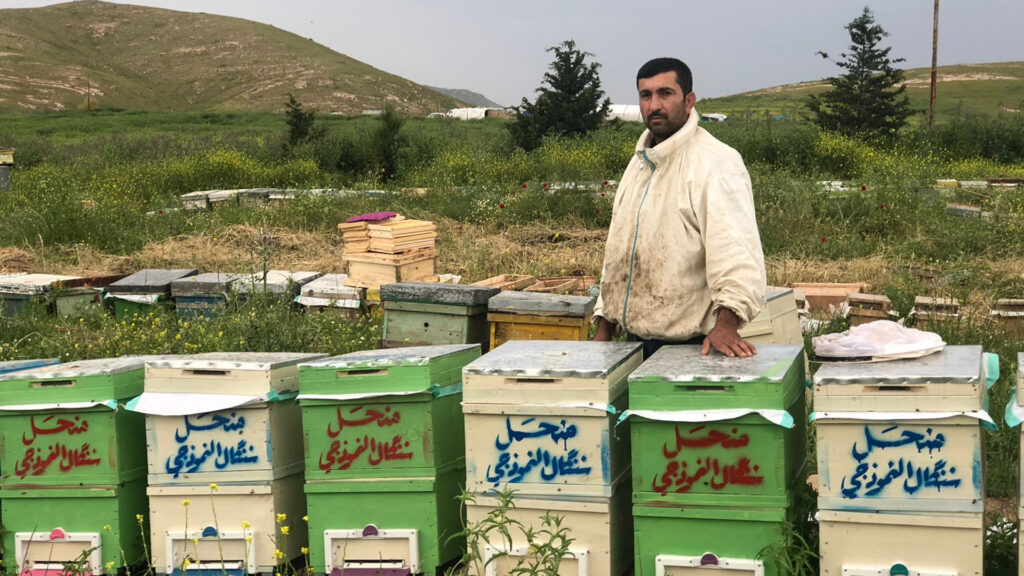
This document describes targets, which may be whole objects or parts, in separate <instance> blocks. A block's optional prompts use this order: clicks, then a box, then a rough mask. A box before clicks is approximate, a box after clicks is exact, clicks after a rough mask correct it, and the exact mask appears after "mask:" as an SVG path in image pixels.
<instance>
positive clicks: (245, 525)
mask: <svg viewBox="0 0 1024 576" xmlns="http://www.w3.org/2000/svg"><path fill="white" fill-rule="evenodd" d="M249 528H252V524H249V521H248V520H242V530H248V529H249Z"/></svg>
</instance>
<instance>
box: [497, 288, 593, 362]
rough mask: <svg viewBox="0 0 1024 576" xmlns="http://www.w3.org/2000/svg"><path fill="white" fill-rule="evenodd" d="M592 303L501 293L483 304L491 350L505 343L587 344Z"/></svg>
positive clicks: (576, 298)
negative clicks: (489, 330) (579, 342)
mask: <svg viewBox="0 0 1024 576" xmlns="http://www.w3.org/2000/svg"><path fill="white" fill-rule="evenodd" d="M595 301H596V300H595V299H594V298H593V297H589V296H566V295H559V294H544V293H536V292H514V291H507V292H502V293H500V294H498V295H496V296H494V297H492V298H491V299H490V301H489V302H488V304H487V321H488V322H490V323H491V349H494V348H496V347H498V346H499V345H501V344H502V343H504V342H507V341H509V340H587V339H588V337H589V334H590V318H591V316H592V315H593V313H594V304H595Z"/></svg>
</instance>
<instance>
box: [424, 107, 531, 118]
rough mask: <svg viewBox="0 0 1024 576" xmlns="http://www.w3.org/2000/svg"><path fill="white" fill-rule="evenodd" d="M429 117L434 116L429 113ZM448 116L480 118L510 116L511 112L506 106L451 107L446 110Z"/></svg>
mask: <svg viewBox="0 0 1024 576" xmlns="http://www.w3.org/2000/svg"><path fill="white" fill-rule="evenodd" d="M431 117H434V116H433V115H431ZM448 117H449V118H457V119H459V120H482V119H484V118H506V119H508V118H511V117H512V112H511V111H509V110H508V109H507V108H505V109H503V108H452V109H451V110H449V111H448Z"/></svg>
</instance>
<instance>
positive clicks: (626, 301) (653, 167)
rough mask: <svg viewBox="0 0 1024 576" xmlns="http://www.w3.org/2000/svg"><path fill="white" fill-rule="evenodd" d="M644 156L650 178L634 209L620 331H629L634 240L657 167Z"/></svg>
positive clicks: (634, 253)
mask: <svg viewBox="0 0 1024 576" xmlns="http://www.w3.org/2000/svg"><path fill="white" fill-rule="evenodd" d="M641 154H643V156H644V162H647V165H648V166H650V167H651V177H650V178H648V179H647V187H646V188H644V195H643V197H641V198H640V206H638V207H637V209H636V226H635V227H634V228H633V249H632V250H630V251H629V277H628V279H627V280H626V297H625V299H624V300H623V301H622V329H623V330H625V331H627V332H628V331H629V327H628V326H627V325H626V308H627V307H628V306H629V292H630V290H631V289H632V288H633V260H634V258H635V257H636V240H637V237H638V236H639V235H640V212H641V211H642V210H643V208H644V202H645V201H646V200H647V193H648V192H650V191H651V182H652V181H653V180H654V171H655V170H656V169H657V166H655V165H654V162H651V159H650V158H648V157H647V150H644V151H642V152H641Z"/></svg>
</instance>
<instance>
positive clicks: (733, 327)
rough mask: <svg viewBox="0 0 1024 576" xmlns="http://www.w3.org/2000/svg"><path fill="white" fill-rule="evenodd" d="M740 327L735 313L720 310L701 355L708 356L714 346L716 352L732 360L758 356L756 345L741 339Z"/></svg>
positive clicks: (726, 309) (724, 309) (705, 339)
mask: <svg viewBox="0 0 1024 576" xmlns="http://www.w3.org/2000/svg"><path fill="white" fill-rule="evenodd" d="M738 326H739V317H737V316H736V313H735V312H733V311H732V310H730V309H728V308H721V309H719V311H718V319H717V320H716V321H715V327H714V328H712V329H711V332H710V333H708V335H707V337H706V338H704V346H703V348H701V351H700V353H701V354H703V355H705V356H707V355H708V354H709V353H711V347H712V346H713V347H714V348H715V350H718V351H719V352H721V353H722V354H725V355H726V356H729V357H730V358H735V357H737V356H738V357H740V358H749V357H751V356H754V355H756V354H757V349H756V348H754V345H753V344H751V343H750V342H747V341H746V340H744V339H743V338H741V337H740V334H739V331H738V328H737V327H738Z"/></svg>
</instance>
